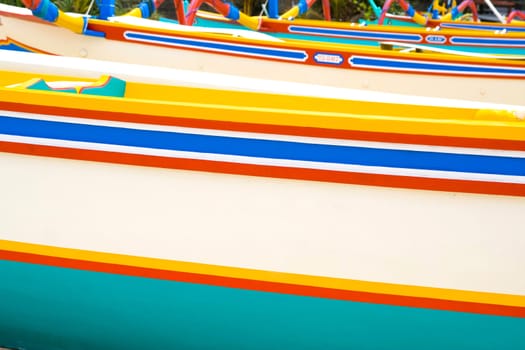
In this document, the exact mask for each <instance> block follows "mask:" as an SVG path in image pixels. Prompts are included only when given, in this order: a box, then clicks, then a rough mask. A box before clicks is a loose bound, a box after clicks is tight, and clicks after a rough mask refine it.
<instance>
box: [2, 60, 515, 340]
mask: <svg viewBox="0 0 525 350" xmlns="http://www.w3.org/2000/svg"><path fill="white" fill-rule="evenodd" d="M28 55H29V56H32V55H31V54H28ZM55 59H56V63H57V65H60V64H61V63H62V62H64V58H61V57H56V58H55ZM87 62H88V61H86V63H87ZM48 68H49V67H45V66H44V65H42V67H41V71H42V73H47V74H49V70H48ZM80 71H82V69H80V68H79V72H80ZM11 75H14V76H19V77H20V79H22V78H24V79H26V78H27V75H28V74H27V72H26V73H24V74H22V73H9V72H6V73H5V74H2V75H0V79H3V81H4V83H3V84H2V85H6V84H12V82H13V81H11V80H10V79H11ZM128 88H129V91H128V92H127V93H128V94H130V95H128V96H127V97H126V98H124V99H119V98H109V97H96V96H84V97H83V96H77V95H67V94H60V93H52V92H42V91H26V90H21V91H20V90H16V89H8V88H0V111H1V117H0V137H1V141H0V167H1V168H2V179H3V181H1V182H0V191H1V192H2V198H3V200H2V201H0V232H1V234H0V273H1V276H2V278H3V281H4V282H5V281H7V283H3V285H2V287H0V297H1V300H2V302H1V303H0V326H1V327H0V345H2V346H8V347H15V348H34V349H45V350H47V349H70V348H92V349H98V348H100V349H102V348H104V349H117V348H118V349H122V348H130V349H134V348H137V349H138V348H144V347H145V346H151V344H155V347H157V346H158V347H169V348H203V349H207V348H214V349H216V348H229V349H246V348H249V349H259V348H268V347H272V346H274V345H275V344H283V346H286V347H287V348H292V349H293V348H298V349H304V348H309V347H311V348H324V347H329V348H335V349H338V348H349V347H360V348H374V349H397V348H399V347H403V348H407V349H411V348H413V349H420V348H421V347H425V348H432V347H435V348H443V347H454V348H459V349H483V348H487V349H489V348H493V347H494V346H497V345H498V344H502V343H503V342H504V345H505V347H506V348H509V349H520V348H522V347H523V346H524V343H523V342H524V339H523V337H522V330H523V327H524V325H525V285H524V281H523V279H521V278H519V276H520V275H521V272H522V269H523V266H524V263H525V262H524V257H523V254H522V252H523V249H524V248H525V237H524V235H523V234H522V232H523V230H522V220H523V216H522V213H523V210H524V209H525V180H524V178H525V173H523V169H525V166H524V164H525V163H524V159H525V155H524V152H525V139H524V138H523V135H524V133H523V128H524V124H523V121H520V120H519V118H514V119H512V118H510V119H509V116H511V114H509V115H503V118H501V119H499V118H500V117H501V116H500V114H498V113H492V112H490V111H485V113H486V114H480V113H479V112H480V111H477V110H475V109H474V108H468V107H467V105H472V104H471V103H468V104H465V106H464V107H462V108H460V107H455V108H453V107H446V106H442V109H443V110H441V108H436V107H432V106H425V105H419V106H403V105H398V104H395V103H391V104H387V103H384V104H383V103H378V102H361V103H362V104H363V106H367V108H363V110H368V111H369V113H370V111H372V113H370V114H359V113H358V112H359V108H361V107H359V105H360V102H359V101H354V102H352V101H344V100H338V99H332V100H326V101H325V103H322V101H321V100H319V99H315V98H301V97H297V96H296V97H293V98H292V97H291V96H290V101H288V102H287V103H283V104H282V106H281V109H279V108H277V107H275V106H277V105H280V102H281V101H283V99H282V96H279V95H271V94H250V93H246V92H234V91H222V92H221V91H219V90H213V91H212V90H210V91H201V90H195V89H190V88H184V89H181V90H178V89H179V88H178V87H174V86H172V87H169V86H161V87H160V88H158V90H155V91H156V92H155V91H153V92H152V91H151V90H150V89H154V88H155V87H154V86H153V87H152V86H151V85H144V84H142V85H141V84H129V86H128ZM148 91H149V93H148ZM161 91H164V92H163V93H159V92H161ZM175 91H178V92H179V93H174V92H175ZM133 94H135V95H133ZM146 95H148V96H155V97H156V98H157V99H158V100H155V99H150V100H146V99H145V97H144V96H146ZM141 96H142V99H141ZM202 96H209V97H208V98H207V101H205V102H203V101H202V100H203V98H202ZM220 96H223V97H222V98H219V97H220ZM199 100H201V102H199ZM296 101H297V102H296ZM284 102H286V101H284ZM328 102H329V103H328ZM352 104H353V105H354V107H353V110H352V111H353V113H349V112H348V109H349V106H351V105H352ZM270 106H272V107H271V108H270ZM345 111H346V112H345ZM381 111H382V112H381ZM380 112H381V113H380ZM418 113H420V114H418ZM418 115H419V117H416V116H418ZM482 115H485V119H483V120H481V119H479V118H478V117H481V116H482ZM363 162H365V163H363ZM370 162H372V163H370ZM407 167H409V168H410V167H411V168H410V169H407ZM389 171H390V173H389ZM395 172H397V173H395ZM378 333H379V334H381V337H378Z"/></svg>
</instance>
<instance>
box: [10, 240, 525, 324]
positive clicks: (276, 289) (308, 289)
mask: <svg viewBox="0 0 525 350" xmlns="http://www.w3.org/2000/svg"><path fill="white" fill-rule="evenodd" d="M0 259H2V260H9V261H16V262H23V263H31V264H39V265H47V266H56V267H62V268H71V269H77V270H84V271H94V272H104V273H112V274H119V275H126V276H135V277H145V278H152V279H161V280H169V281H177V282H186V283H197V284H206V285H212V286H221V287H228V288H239V289H248V290H256V291H262V292H272V293H281V294H292V295H300V296H308V297H318V298H327V299H337V300H346V301H354V302H365V303H373V304H385V305H395V306H405V307H417V308H426V309H435V310H445V311H456V312H469V313H477V314H488V315H497V316H509V317H520V318H525V307H517V306H507V305H495V304H484V303H474V302H463V301H453V300H442V299H434V298H423V297H410V296H402V295H390V294H381V293H370V292H357V291H348V290H341V289H333V288H323V287H314V286H303V285H295V284H287V283H277V282H267V281H258V280H250V279H242V278H234V277H223V276H212V275H205V274H197V273H190V272H178V271H168V270H160V269H153V268H144V267H136V266H127V265H119V264H111V263H101V262H93V261H85V260H77V259H67V258H58V257H52V256H45V255H38V254H30V253H20V252H12V251H6V250H0Z"/></svg>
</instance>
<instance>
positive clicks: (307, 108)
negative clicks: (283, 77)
mask: <svg viewBox="0 0 525 350" xmlns="http://www.w3.org/2000/svg"><path fill="white" fill-rule="evenodd" d="M1 75H2V74H0V76H1ZM12 80H13V79H5V81H6V82H7V83H12ZM0 81H1V78H0ZM20 81H23V80H19V81H18V82H20ZM152 87H153V86H152V85H147V84H137V83H136V84H133V83H128V86H127V88H126V95H127V96H129V94H132V96H133V94H136V95H138V94H139V93H146V92H148V94H146V95H145V96H155V95H154V93H159V95H160V96H159V97H156V98H157V100H155V99H154V100H147V99H146V100H144V99H138V98H131V97H129V98H121V99H115V98H106V97H100V96H82V95H80V96H74V95H67V96H66V95H64V94H59V93H54V92H44V91H34V90H31V91H15V90H13V89H4V88H0V101H11V102H18V103H28V101H29V102H31V103H32V104H35V105H41V106H62V107H66V108H80V109H85V110H87V111H89V110H100V109H103V110H105V111H110V112H127V111H129V112H133V113H136V114H143V115H158V116H167V117H170V116H173V115H174V114H175V115H176V117H178V118H196V119H202V120H213V121H231V122H241V123H257V124H269V125H285V126H299V127H317V128H329V129H336V130H360V131H369V132H387V133H402V134H413V135H433V136H452V137H470V138H488V139H502V140H525V122H523V121H519V120H518V119H517V118H515V117H514V116H513V115H512V113H511V112H509V111H490V110H476V109H461V108H447V107H429V106H415V105H398V104H388V103H387V104H382V105H380V106H377V105H375V106H374V105H372V104H370V103H367V102H360V101H344V100H328V99H316V98H308V97H302V98H295V97H294V98H286V97H285V96H278V95H271V94H256V93H246V92H244V93H243V92H233V91H217V90H207V89H197V88H180V87H179V88H173V87H171V88H170V87H163V86H154V87H153V88H152ZM164 89H165V90H166V91H168V92H170V93H172V94H170V96H171V99H172V100H175V101H171V100H158V99H159V98H163V97H166V96H164V94H166V91H165V92H164V93H162V92H161V91H162V90H164ZM128 90H129V91H128ZM203 96H206V97H205V98H203ZM94 101H96V102H94ZM200 101H206V103H201V102H200ZM221 101H222V103H221ZM272 106H278V108H276V107H272ZM319 106H322V108H323V110H322V111H320V110H319V108H320V107H319ZM348 111H352V113H348ZM371 113H373V114H371Z"/></svg>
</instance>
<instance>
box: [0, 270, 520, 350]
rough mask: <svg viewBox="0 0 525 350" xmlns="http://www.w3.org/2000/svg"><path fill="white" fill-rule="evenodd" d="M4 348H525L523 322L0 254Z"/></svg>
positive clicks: (0, 315) (0, 327) (1, 342)
mask: <svg viewBox="0 0 525 350" xmlns="http://www.w3.org/2000/svg"><path fill="white" fill-rule="evenodd" d="M0 276H1V279H2V280H1V283H0V347H1V346H7V347H15V348H23V349H28V350H55V349H89V350H95V349H104V350H111V349H119V350H122V349H126V350H133V349H141V350H144V349H214V350H217V349H228V350H235V349H275V348H278V349H303V350H304V349H361V350H362V349H376V350H377V349H403V350H409V349H417V350H421V349H427V350H430V349H441V350H442V349H455V350H459V349H475V350H481V349H525V336H524V333H523V332H524V330H525V319H524V318H513V317H503V316H491V315H481V314H470V313H462V312H451V311H440V310H429V309H419V308H409V307H400V306H390V305H377V304H369V303H359V302H349V301H341V300H331V299H323V298H314V297H302V296H294V295H284V294H278V293H270V292H260V291H252V290H242V289H235V288H226V287H217V286H210V285H201V284H192V283H182V282H174V281H166V280H156V279H149V278H142V277H133V276H125V275H116V274H109V273H99V272H91V271H81V270H74V269H68V268H60V267H51V266H42V265H36V264H29V263H19V262H13V261H5V260H0Z"/></svg>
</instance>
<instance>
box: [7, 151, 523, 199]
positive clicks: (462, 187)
mask: <svg viewBox="0 0 525 350" xmlns="http://www.w3.org/2000/svg"><path fill="white" fill-rule="evenodd" d="M0 152H9V153H17V154H28V155H36V156H46V157H56V158H65V159H76V160H90V161H97V162H105V163H116V164H128V165H140V166H148V167H157V168H168V169H182V170H194V171H206V172H213V173H223V174H236V175H250V176H262V177H272V178H282V179H295V180H311V181H323V182H335V183H342V184H356V185H372V186H381V187H395V188H409V189H419V190H432V191H449V192H464V193H480V194H497V195H509V196H525V185H524V184H516V183H503V182H488V181H468V180H454V179H433V178H426V177H415V176H397V175H382V174H366V173H356V172H344V171H332V170H321V169H305V168H292V167H277V166H269V165H253V164H240V163H232V162H221V161H211V160H199V159H185V158H170V157H160V156H149V155H141V154H128V153H118V152H106V151H94V150H83V149H76V148H65V147H54V146H41V145H31V144H24V143H14V142H3V141H0Z"/></svg>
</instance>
